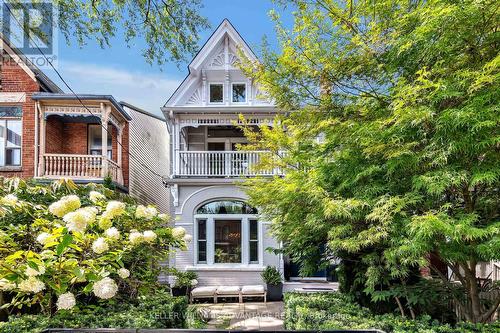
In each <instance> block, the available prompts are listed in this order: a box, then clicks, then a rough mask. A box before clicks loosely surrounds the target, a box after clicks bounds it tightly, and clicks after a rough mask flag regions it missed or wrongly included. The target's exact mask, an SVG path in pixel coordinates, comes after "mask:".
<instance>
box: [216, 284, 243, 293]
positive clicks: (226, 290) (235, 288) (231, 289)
mask: <svg viewBox="0 0 500 333" xmlns="http://www.w3.org/2000/svg"><path fill="white" fill-rule="evenodd" d="M239 293H240V287H238V286H219V287H217V295H239Z"/></svg>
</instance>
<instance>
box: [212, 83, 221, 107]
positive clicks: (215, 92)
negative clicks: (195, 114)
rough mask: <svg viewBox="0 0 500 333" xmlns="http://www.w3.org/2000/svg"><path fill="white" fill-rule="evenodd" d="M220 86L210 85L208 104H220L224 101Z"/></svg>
mask: <svg viewBox="0 0 500 333" xmlns="http://www.w3.org/2000/svg"><path fill="white" fill-rule="evenodd" d="M223 90H224V89H223V88H222V84H211V85H210V103H222V102H223V101H224V96H223Z"/></svg>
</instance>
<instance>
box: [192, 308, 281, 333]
mask: <svg viewBox="0 0 500 333" xmlns="http://www.w3.org/2000/svg"><path fill="white" fill-rule="evenodd" d="M196 307H198V308H199V309H200V311H201V312H202V313H203V316H204V317H205V318H209V321H208V326H207V328H208V329H237V330H275V331H278V330H283V302H267V303H262V302H260V303H257V302H248V303H219V304H197V305H196Z"/></svg>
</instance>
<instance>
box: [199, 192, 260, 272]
mask: <svg viewBox="0 0 500 333" xmlns="http://www.w3.org/2000/svg"><path fill="white" fill-rule="evenodd" d="M256 215H257V210H256V209H255V208H253V207H251V206H249V205H247V204H245V203H244V202H242V201H237V200H223V201H214V202H210V203H208V204H205V205H203V206H201V207H200V208H198V210H197V211H196V214H195V237H196V241H195V243H194V244H195V253H196V260H195V261H196V264H207V265H238V264H239V265H241V264H244V265H245V264H259V263H261V258H260V257H261V254H260V252H261V251H260V238H261V236H260V234H261V227H260V225H259V221H258V219H257V216H256Z"/></svg>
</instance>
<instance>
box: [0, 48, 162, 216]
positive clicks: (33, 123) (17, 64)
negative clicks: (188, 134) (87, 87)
mask: <svg viewBox="0 0 500 333" xmlns="http://www.w3.org/2000/svg"><path fill="white" fill-rule="evenodd" d="M0 41H1V43H2V44H1V45H0V51H1V52H2V61H1V67H0V80H1V81H0V82H1V85H0V177H20V178H36V179H39V180H40V181H51V180H54V179H60V178H70V179H72V180H74V181H75V182H76V183H89V182H94V183H103V182H104V181H105V179H107V178H109V179H110V180H111V181H112V182H113V183H114V185H115V186H116V187H117V189H119V190H121V191H122V192H126V193H130V194H132V195H134V196H136V197H137V198H138V199H139V201H143V202H144V203H154V204H156V205H157V206H158V207H159V208H160V209H161V210H163V211H165V212H166V211H167V210H168V195H169V194H168V192H167V190H166V189H165V188H164V187H163V186H156V187H155V188H156V192H153V193H150V192H151V191H150V190H149V189H148V188H147V187H146V188H144V187H141V186H140V185H141V184H144V183H146V184H161V179H158V176H155V175H153V174H152V173H151V172H149V171H148V170H146V168H145V167H144V165H147V166H149V167H150V168H158V169H160V167H161V169H160V170H161V171H162V172H164V168H163V165H168V162H167V159H168V156H167V154H166V152H164V149H163V148H164V146H168V138H167V135H166V123H165V120H164V119H162V118H159V117H157V116H154V115H151V114H149V113H147V112H146V111H143V110H141V109H139V108H136V107H134V106H131V105H130V104H127V103H124V102H122V103H123V104H122V103H119V102H117V101H116V100H115V98H114V97H113V96H110V95H89V94H82V95H80V94H79V95H78V97H77V96H75V95H73V94H66V93H64V92H63V91H62V90H61V89H60V88H59V87H58V86H57V85H56V84H55V83H54V82H52V81H51V80H50V79H49V78H48V77H47V76H46V75H45V74H44V73H43V72H42V71H40V69H38V68H37V67H36V66H34V65H32V64H31V63H30V62H29V61H27V60H26V58H25V57H24V56H23V55H22V54H19V52H17V51H16V50H14V49H12V48H10V47H9V45H8V43H6V42H5V41H4V40H1V39H0ZM82 104H83V105H82ZM125 105H127V106H126V108H127V111H126V110H125ZM101 123H102V124H103V126H101ZM152 129H156V131H154V133H150V132H151V131H152ZM157 129H161V131H159V132H158V130H157ZM131 131H132V132H133V133H131ZM157 132H158V133H157ZM131 135H132V136H133V137H134V141H133V142H134V144H133V145H132V146H131V145H130V136H131ZM102 138H107V139H106V140H102ZM151 138H156V139H158V138H159V139H160V140H156V141H155V140H152V139H151ZM145 146H146V147H147V149H146V148H145ZM143 150H148V151H151V153H150V154H148V155H144V154H142V151H143ZM134 151H135V152H134ZM130 156H136V158H139V159H141V161H140V163H132V167H134V168H135V169H134V170H132V171H131V170H130V166H131V161H130ZM130 175H135V176H136V177H140V182H139V181H137V180H136V181H131V179H130ZM131 183H132V184H134V185H133V186H132V187H131V186H130V184H131ZM161 185H162V184H161ZM160 191H161V192H160ZM162 208H163V209H162Z"/></svg>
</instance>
